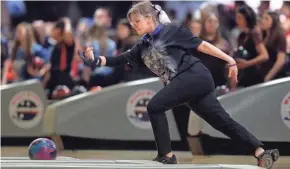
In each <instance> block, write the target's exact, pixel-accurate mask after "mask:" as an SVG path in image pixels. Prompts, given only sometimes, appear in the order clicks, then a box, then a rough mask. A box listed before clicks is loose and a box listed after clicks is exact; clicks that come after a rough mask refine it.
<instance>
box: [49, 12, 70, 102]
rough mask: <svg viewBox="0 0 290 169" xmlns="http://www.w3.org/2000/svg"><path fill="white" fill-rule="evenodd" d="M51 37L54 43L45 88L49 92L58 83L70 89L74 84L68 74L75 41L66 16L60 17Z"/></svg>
mask: <svg viewBox="0 0 290 169" xmlns="http://www.w3.org/2000/svg"><path fill="white" fill-rule="evenodd" d="M51 38H52V39H53V41H55V43H56V44H55V45H54V48H53V51H52V54H51V59H50V65H51V66H50V67H51V68H50V71H49V74H48V75H47V78H48V79H49V80H48V81H47V84H46V88H47V89H48V90H49V95H48V98H49V99H50V98H51V92H52V91H53V90H54V89H55V88H56V87H57V86H59V85H65V86H67V87H68V88H69V89H70V90H71V89H72V88H73V87H74V86H75V82H74V81H73V79H72V78H71V76H70V72H71V64H72V60H73V56H74V50H75V42H74V38H73V36H72V28H71V22H70V20H69V19H68V18H62V19H60V20H59V21H58V22H57V23H56V24H55V26H54V28H53V29H52V32H51Z"/></svg>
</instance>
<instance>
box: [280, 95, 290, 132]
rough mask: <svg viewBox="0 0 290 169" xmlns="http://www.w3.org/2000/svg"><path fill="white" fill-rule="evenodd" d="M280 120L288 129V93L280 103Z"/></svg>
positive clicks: (289, 121) (289, 97)
mask: <svg viewBox="0 0 290 169" xmlns="http://www.w3.org/2000/svg"><path fill="white" fill-rule="evenodd" d="M281 115H282V120H283V122H284V123H285V124H286V126H287V127H288V128H289V129H290V92H289V93H288V94H287V95H286V96H285V97H284V99H283V101H282V103H281Z"/></svg>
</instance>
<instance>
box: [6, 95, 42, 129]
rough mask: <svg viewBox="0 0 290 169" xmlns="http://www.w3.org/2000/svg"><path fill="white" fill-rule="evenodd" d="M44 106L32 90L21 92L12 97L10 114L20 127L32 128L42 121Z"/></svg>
mask: <svg viewBox="0 0 290 169" xmlns="http://www.w3.org/2000/svg"><path fill="white" fill-rule="evenodd" d="M43 111H44V107H43V104H42V102H41V100H40V98H39V97H38V95H37V94H35V93H34V92H31V91H25V92H19V93H17V94H16V95H15V96H13V97H12V99H11V101H10V105H9V115H10V118H11V120H12V122H13V123H14V124H15V125H16V126H17V127H19V128H23V129H30V128H33V127H35V126H36V125H37V124H39V123H40V121H41V119H42V116H43Z"/></svg>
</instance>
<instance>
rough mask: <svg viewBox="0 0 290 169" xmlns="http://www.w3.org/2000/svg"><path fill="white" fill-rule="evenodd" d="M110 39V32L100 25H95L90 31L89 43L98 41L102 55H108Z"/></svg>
mask: <svg viewBox="0 0 290 169" xmlns="http://www.w3.org/2000/svg"><path fill="white" fill-rule="evenodd" d="M108 39H109V37H108V32H107V30H106V28H105V26H103V25H101V24H99V23H95V24H94V25H93V26H92V27H91V28H90V29H89V31H88V39H87V40H88V42H89V43H91V42H92V41H94V40H97V41H98V43H99V45H100V54H101V55H106V51H107V42H108Z"/></svg>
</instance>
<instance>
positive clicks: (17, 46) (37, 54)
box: [2, 23, 51, 84]
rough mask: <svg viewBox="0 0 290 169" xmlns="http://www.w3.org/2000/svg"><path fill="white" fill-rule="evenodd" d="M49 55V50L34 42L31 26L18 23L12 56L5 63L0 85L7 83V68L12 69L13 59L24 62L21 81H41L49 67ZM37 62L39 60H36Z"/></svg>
mask: <svg viewBox="0 0 290 169" xmlns="http://www.w3.org/2000/svg"><path fill="white" fill-rule="evenodd" d="M50 54H51V48H50V49H45V48H43V47H42V46H41V45H39V44H38V43H36V41H35V37H34V35H33V30H32V26H31V25H30V24H28V23H20V24H18V26H17V28H16V37H15V40H14V45H13V47H12V54H11V57H9V59H7V60H6V62H5V68H4V75H3V80H2V83H3V84H6V82H7V79H6V77H7V75H6V74H7V73H9V72H8V70H9V67H11V65H12V67H13V61H14V60H15V59H19V60H24V62H25V64H24V66H23V67H22V71H21V79H23V80H27V79H32V78H37V79H41V78H42V77H43V76H44V74H45V73H46V72H47V68H48V66H49V64H48V61H49V57H50ZM35 58H40V60H41V62H44V63H41V64H42V66H41V67H42V68H41V69H39V67H38V68H36V67H35V66H37V65H35V62H34V61H35ZM38 60H39V59H38Z"/></svg>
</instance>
